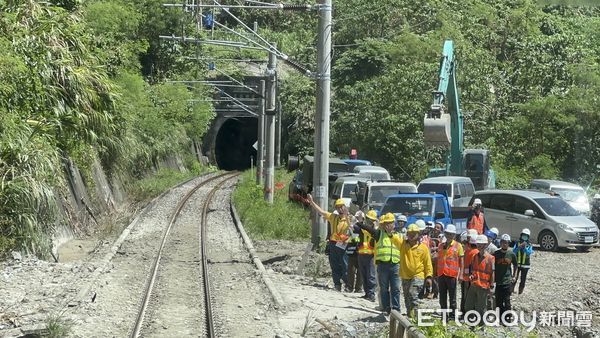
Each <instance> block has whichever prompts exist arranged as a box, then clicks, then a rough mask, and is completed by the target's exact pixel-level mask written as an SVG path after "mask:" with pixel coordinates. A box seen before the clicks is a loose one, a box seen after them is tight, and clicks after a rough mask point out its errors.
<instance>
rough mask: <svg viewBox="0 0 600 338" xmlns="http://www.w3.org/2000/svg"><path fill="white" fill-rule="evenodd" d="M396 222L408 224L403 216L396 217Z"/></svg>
mask: <svg viewBox="0 0 600 338" xmlns="http://www.w3.org/2000/svg"><path fill="white" fill-rule="evenodd" d="M398 222H408V219H407V218H406V216H404V215H400V216H398Z"/></svg>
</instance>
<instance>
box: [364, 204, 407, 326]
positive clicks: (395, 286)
mask: <svg viewBox="0 0 600 338" xmlns="http://www.w3.org/2000/svg"><path fill="white" fill-rule="evenodd" d="M395 222H396V217H395V216H394V214H392V213H387V214H385V215H383V216H381V217H380V218H379V229H375V228H374V227H372V226H369V225H367V224H361V223H359V226H360V228H361V229H363V230H366V231H368V232H369V233H370V234H371V236H372V237H373V238H376V239H377V242H376V244H375V265H376V266H377V278H378V280H379V295H380V297H381V306H382V308H383V311H385V312H386V313H387V314H389V313H390V312H391V310H397V311H398V312H400V276H399V274H398V273H399V263H400V250H398V248H397V247H396V246H395V245H394V244H392V243H393V242H394V241H395V240H398V239H399V238H400V235H399V234H398V233H397V232H396V231H395V230H394V223H395Z"/></svg>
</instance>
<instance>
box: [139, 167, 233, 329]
mask: <svg viewBox="0 0 600 338" xmlns="http://www.w3.org/2000/svg"><path fill="white" fill-rule="evenodd" d="M236 175H239V173H235V174H233V175H232V174H231V173H223V174H220V175H217V176H213V177H211V178H209V179H207V180H204V181H202V182H200V183H198V184H197V185H196V186H195V187H194V188H193V189H192V190H190V191H189V192H188V193H187V194H186V195H185V196H184V197H183V198H182V199H181V200H180V201H179V203H178V204H177V207H176V209H175V212H174V213H173V214H172V215H171V219H170V220H169V224H168V226H167V228H166V229H165V232H164V234H163V238H162V241H161V244H160V247H159V249H158V253H157V255H156V258H155V260H154V263H153V265H152V270H151V274H150V279H149V280H148V282H147V283H146V288H145V289H144V296H143V297H144V298H143V300H142V305H141V306H140V309H139V311H138V315H137V318H136V321H135V325H134V328H133V330H132V332H131V335H130V337H131V338H137V337H139V336H140V332H141V330H142V325H143V323H144V317H145V315H146V310H147V309H148V304H149V303H150V297H151V295H152V290H153V288H154V284H155V282H156V277H157V276H158V268H159V264H160V261H161V259H162V254H163V249H164V247H165V243H166V242H167V238H168V237H169V233H170V232H171V229H172V228H173V225H174V224H175V221H176V220H177V217H179V214H180V213H181V210H182V209H183V207H184V206H185V204H186V203H187V201H188V200H189V199H190V197H192V195H193V194H194V193H195V192H196V191H198V189H200V188H201V187H203V186H205V185H206V184H208V183H209V182H212V181H215V180H217V179H219V178H222V177H226V176H231V177H227V178H226V179H225V180H223V182H220V184H219V185H217V187H220V186H221V185H222V184H224V183H225V182H226V181H228V180H229V179H230V178H232V177H233V176H236ZM213 190H215V189H213ZM211 192H212V191H211ZM213 194H214V193H213ZM208 198H209V199H210V198H211V197H208ZM203 260H205V259H204V258H203ZM204 265H205V264H203V266H204ZM205 276H206V275H205ZM209 302H210V300H209ZM207 317H208V316H207ZM211 321H212V318H211ZM212 337H214V335H213V336H212Z"/></svg>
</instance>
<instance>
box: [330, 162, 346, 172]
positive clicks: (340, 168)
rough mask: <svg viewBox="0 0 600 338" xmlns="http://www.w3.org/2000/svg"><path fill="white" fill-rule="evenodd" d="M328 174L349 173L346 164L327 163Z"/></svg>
mask: <svg viewBox="0 0 600 338" xmlns="http://www.w3.org/2000/svg"><path fill="white" fill-rule="evenodd" d="M329 172H330V173H349V172H350V170H348V165H347V164H346V163H331V162H330V163H329Z"/></svg>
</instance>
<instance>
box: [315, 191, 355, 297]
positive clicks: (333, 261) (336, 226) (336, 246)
mask: <svg viewBox="0 0 600 338" xmlns="http://www.w3.org/2000/svg"><path fill="white" fill-rule="evenodd" d="M307 198H308V202H309V204H310V206H311V207H312V208H313V209H314V210H315V211H316V212H318V213H319V214H321V216H323V218H325V219H326V220H327V222H329V229H328V231H327V232H328V238H329V240H328V241H327V249H326V250H327V252H328V253H329V266H330V267H331V276H332V278H333V285H334V287H335V289H336V290H337V291H342V282H343V283H344V284H345V285H346V284H347V283H348V275H347V273H348V256H347V255H346V246H347V244H348V239H349V238H350V231H351V229H350V217H349V215H348V208H346V204H345V203H344V200H343V199H341V198H340V199H338V200H336V201H335V210H336V211H337V213H331V212H328V211H327V210H323V209H322V208H321V207H320V206H319V205H317V204H316V203H315V201H314V200H313V198H312V196H311V195H310V194H308V195H307Z"/></svg>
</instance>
